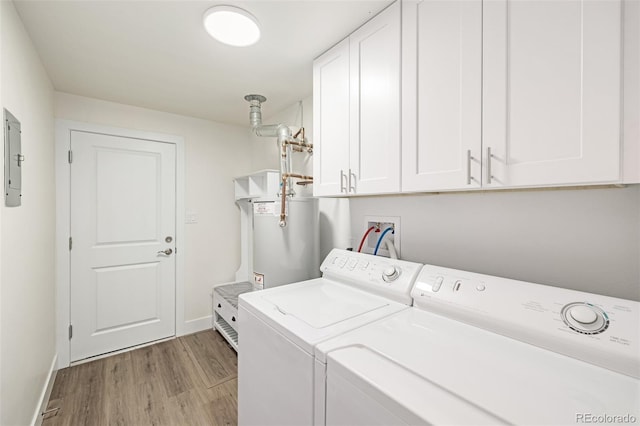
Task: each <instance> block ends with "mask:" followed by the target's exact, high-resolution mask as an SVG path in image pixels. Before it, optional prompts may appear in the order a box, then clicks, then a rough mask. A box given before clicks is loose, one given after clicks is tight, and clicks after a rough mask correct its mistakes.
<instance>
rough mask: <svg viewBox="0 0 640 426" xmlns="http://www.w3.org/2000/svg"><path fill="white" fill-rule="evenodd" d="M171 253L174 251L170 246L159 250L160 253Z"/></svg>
mask: <svg viewBox="0 0 640 426" xmlns="http://www.w3.org/2000/svg"><path fill="white" fill-rule="evenodd" d="M171 253H173V250H171V249H170V248H168V249H166V250H160V251H159V252H158V254H166V255H167V256H169V255H170V254H171Z"/></svg>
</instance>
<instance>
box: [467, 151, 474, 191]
mask: <svg viewBox="0 0 640 426" xmlns="http://www.w3.org/2000/svg"><path fill="white" fill-rule="evenodd" d="M471 160H473V157H472V156H471V150H470V149H468V150H467V185H471V181H472V180H473V178H472V177H471Z"/></svg>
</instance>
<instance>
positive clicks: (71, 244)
mask: <svg viewBox="0 0 640 426" xmlns="http://www.w3.org/2000/svg"><path fill="white" fill-rule="evenodd" d="M72 248H73V238H71V237H69V251H71V249H72Z"/></svg>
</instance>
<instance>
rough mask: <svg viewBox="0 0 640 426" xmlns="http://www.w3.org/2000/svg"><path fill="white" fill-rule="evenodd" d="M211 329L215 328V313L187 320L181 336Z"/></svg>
mask: <svg viewBox="0 0 640 426" xmlns="http://www.w3.org/2000/svg"><path fill="white" fill-rule="evenodd" d="M210 329H213V315H207V316H205V317H200V318H196V319H192V320H189V321H185V322H184V328H183V329H182V331H183V333H182V334H181V336H185V335H187V334H193V333H197V332H199V331H203V330H210Z"/></svg>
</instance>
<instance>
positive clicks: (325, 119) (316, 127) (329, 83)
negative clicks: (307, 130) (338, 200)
mask: <svg viewBox="0 0 640 426" xmlns="http://www.w3.org/2000/svg"><path fill="white" fill-rule="evenodd" d="M349 77H350V76H349V40H348V39H346V40H344V41H342V42H341V43H339V44H338V45H336V46H334V47H333V48H332V49H330V50H329V51H327V52H326V53H325V54H324V55H322V56H320V57H319V58H318V59H316V60H315V61H314V63H313V142H314V153H313V195H315V196H322V195H340V194H341V193H342V194H343V195H346V191H347V189H348V188H347V178H348V176H347V175H348V172H349Z"/></svg>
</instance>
